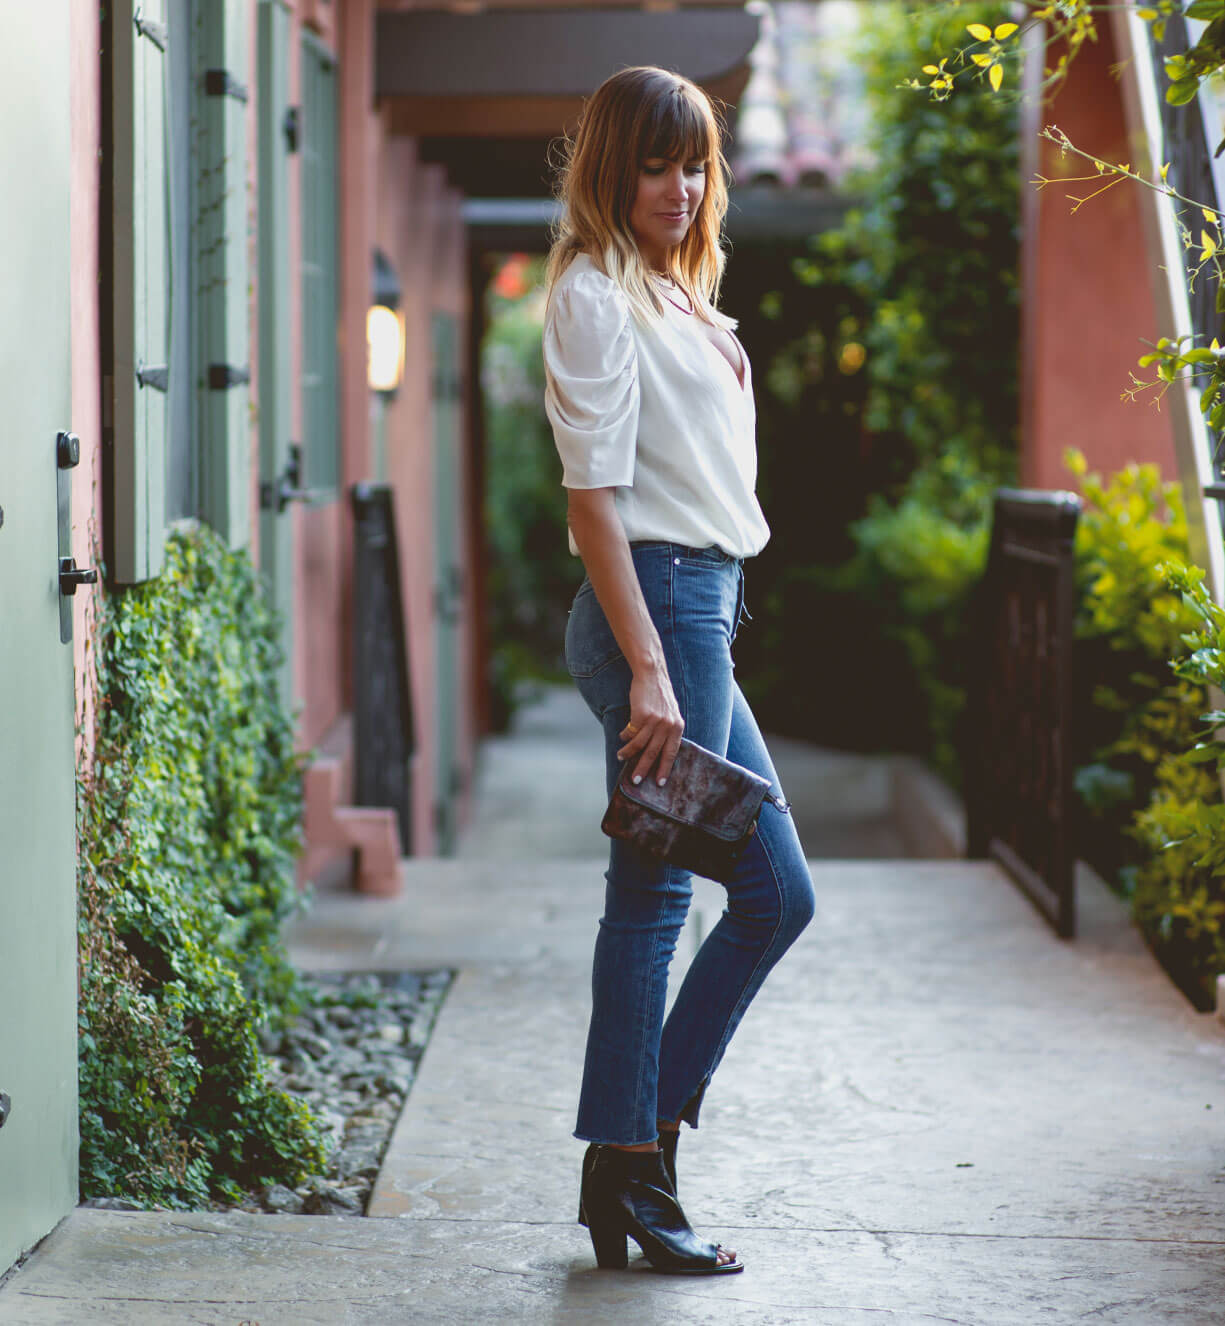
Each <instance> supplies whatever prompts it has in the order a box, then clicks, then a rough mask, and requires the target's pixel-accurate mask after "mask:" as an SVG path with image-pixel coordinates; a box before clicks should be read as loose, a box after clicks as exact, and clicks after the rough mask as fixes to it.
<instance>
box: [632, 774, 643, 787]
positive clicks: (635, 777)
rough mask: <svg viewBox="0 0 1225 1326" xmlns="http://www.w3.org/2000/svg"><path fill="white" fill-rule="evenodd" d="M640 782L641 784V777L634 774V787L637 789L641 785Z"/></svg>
mask: <svg viewBox="0 0 1225 1326" xmlns="http://www.w3.org/2000/svg"><path fill="white" fill-rule="evenodd" d="M641 782H642V775H641V774H635V775H634V786H635V787H637V786H638V784H639V783H641Z"/></svg>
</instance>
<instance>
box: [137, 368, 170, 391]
mask: <svg viewBox="0 0 1225 1326" xmlns="http://www.w3.org/2000/svg"><path fill="white" fill-rule="evenodd" d="M136 381H137V382H138V383H139V384H140V386H142V387H152V388H153V390H154V391H168V390H169V389H170V367H169V365H167V364H156V365H154V366H152V367H150V366H148V365H145V364H137V365H136Z"/></svg>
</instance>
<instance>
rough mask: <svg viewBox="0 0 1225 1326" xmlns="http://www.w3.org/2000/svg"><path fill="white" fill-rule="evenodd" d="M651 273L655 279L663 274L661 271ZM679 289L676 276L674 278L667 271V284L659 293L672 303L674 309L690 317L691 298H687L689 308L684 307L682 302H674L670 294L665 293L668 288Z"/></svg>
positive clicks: (659, 278) (658, 278) (691, 308)
mask: <svg viewBox="0 0 1225 1326" xmlns="http://www.w3.org/2000/svg"><path fill="white" fill-rule="evenodd" d="M651 275H652V276H653V277H655V279H656V280H657V281H659V280H661V278H662V276H663V273H662V272H652V273H651ZM679 289H680V286H679V285H678V284H677V281H676V278H675V277H674V276H673V275H672V274H671V273H668V285H667V287H666V288H665V289H664V290H662V291H661V292H660V293H661V294H662V295H663V297H664V298H665V299H666V300H667V301H668V303H669V304H671V305H672V307H673V308H675V309H679V310H680V311H681V312H682V313H683V314H685V316H686V317H690V316H691V315H692V314H693V300H692V299H690V300H689V305H690V306H689V308H685V306H684V305H683V304H678V303H677V302H676V300H675V299H673V298H672V296H671V295H669V294H668V293H667V291H668V290H679ZM686 298H688V296H686Z"/></svg>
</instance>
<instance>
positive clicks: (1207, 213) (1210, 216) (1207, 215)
mask: <svg viewBox="0 0 1225 1326" xmlns="http://www.w3.org/2000/svg"><path fill="white" fill-rule="evenodd" d="M1200 211H1201V212H1203V214H1204V220H1205V221H1207V222H1208V224H1209V225H1210V226H1215V225H1216V224H1217V214H1216V213H1215V212H1214V211H1212V210H1211V208H1208V207H1201V208H1200Z"/></svg>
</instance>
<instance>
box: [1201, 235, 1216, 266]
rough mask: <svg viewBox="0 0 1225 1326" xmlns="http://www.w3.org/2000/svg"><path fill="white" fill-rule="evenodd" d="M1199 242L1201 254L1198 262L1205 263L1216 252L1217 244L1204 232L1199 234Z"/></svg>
mask: <svg viewBox="0 0 1225 1326" xmlns="http://www.w3.org/2000/svg"><path fill="white" fill-rule="evenodd" d="M1199 242H1200V243H1201V244H1202V245H1203V252H1202V253H1201V254H1200V255H1199V260H1200V262H1207V261H1208V259H1209V258H1211V257H1212V255H1213V254H1214V253H1215V252H1216V250H1217V242H1216V240H1215V239H1213V238H1212V236H1211V235H1210V234H1209V233H1208V232H1207V231H1206V230H1201V231H1200V232H1199Z"/></svg>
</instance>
